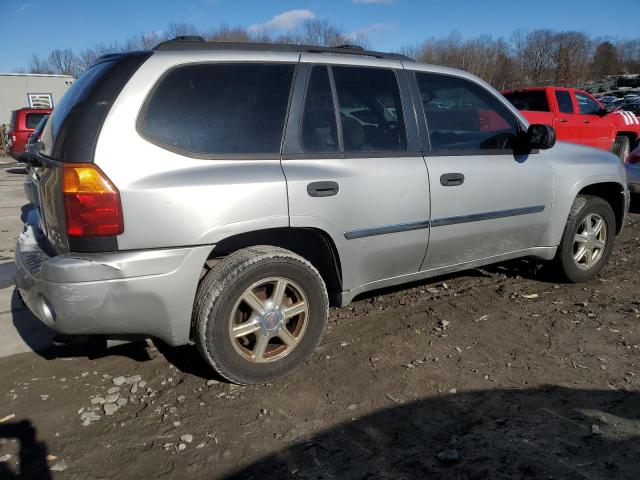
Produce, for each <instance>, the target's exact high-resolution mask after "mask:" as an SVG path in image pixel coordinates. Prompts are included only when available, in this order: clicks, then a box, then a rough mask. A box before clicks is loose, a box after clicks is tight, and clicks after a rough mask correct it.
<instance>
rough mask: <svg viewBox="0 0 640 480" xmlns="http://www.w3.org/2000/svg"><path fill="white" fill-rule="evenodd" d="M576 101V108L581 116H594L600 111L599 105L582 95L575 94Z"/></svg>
mask: <svg viewBox="0 0 640 480" xmlns="http://www.w3.org/2000/svg"><path fill="white" fill-rule="evenodd" d="M576 100H578V108H580V113H581V114H583V115H594V114H596V113H598V111H599V110H600V105H598V102H596V101H595V100H594V99H593V98H591V97H590V96H588V95H585V94H583V93H577V92H576Z"/></svg>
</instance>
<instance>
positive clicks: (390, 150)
mask: <svg viewBox="0 0 640 480" xmlns="http://www.w3.org/2000/svg"><path fill="white" fill-rule="evenodd" d="M305 60H306V61H308V62H314V61H318V62H322V61H326V56H323V55H317V54H305V55H303V59H302V62H303V63H302V64H301V68H300V69H299V75H298V79H297V81H296V90H295V91H294V94H293V102H292V111H291V113H290V118H289V122H288V127H287V133H286V139H285V149H284V153H283V160H282V167H283V170H284V174H285V176H286V179H287V189H288V195H289V215H290V222H291V226H292V227H306V228H309V227H312V228H317V229H319V230H322V231H324V232H326V233H328V234H329V235H330V236H331V238H332V239H333V241H334V242H335V244H336V248H337V250H338V252H339V255H340V260H341V262H342V265H341V266H342V276H343V290H352V289H354V288H356V287H358V286H362V285H365V284H368V283H371V282H375V281H377V280H382V279H385V278H390V277H397V276H400V275H406V274H409V273H415V272H417V271H418V270H419V268H420V265H421V263H422V260H423V258H424V255H425V251H426V248H427V241H428V233H429V229H428V226H429V182H428V178H427V170H426V167H425V164H424V159H423V158H422V154H421V153H420V151H419V145H418V141H417V131H415V120H414V119H412V117H411V116H410V115H408V114H407V112H405V109H404V108H403V106H402V101H401V94H400V92H401V90H402V89H403V88H406V86H405V85H404V84H402V83H401V84H400V87H401V88H399V84H398V81H397V78H398V75H401V74H402V72H398V71H396V70H394V69H391V68H369V67H366V66H362V67H357V66H337V65H333V66H328V65H315V66H314V65H311V64H305ZM398 67H399V68H400V67H401V65H400V64H399V62H398ZM407 95H408V94H407ZM402 96H403V97H404V96H405V95H402ZM296 105H298V107H296ZM297 109H299V111H296V110H297ZM409 112H412V110H409ZM414 118H415V117H414ZM412 121H413V123H411V122H412Z"/></svg>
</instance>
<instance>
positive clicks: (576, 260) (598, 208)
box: [555, 195, 616, 282]
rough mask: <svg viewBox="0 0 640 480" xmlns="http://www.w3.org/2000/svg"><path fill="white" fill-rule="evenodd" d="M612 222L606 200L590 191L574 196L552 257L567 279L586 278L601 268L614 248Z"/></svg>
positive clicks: (590, 277)
mask: <svg viewBox="0 0 640 480" xmlns="http://www.w3.org/2000/svg"><path fill="white" fill-rule="evenodd" d="M615 225H616V224H615V216H614V213H613V210H612V208H611V205H609V203H608V202H607V201H605V200H604V199H602V198H600V197H595V196H592V195H578V196H577V197H576V200H575V201H574V203H573V206H572V208H571V212H570V214H569V218H568V219H567V224H566V226H565V229H564V234H563V236H562V241H561V243H560V246H559V247H558V253H557V254H556V259H555V263H556V265H557V266H558V267H559V269H560V272H561V273H562V275H563V276H564V277H565V278H566V279H567V280H569V281H571V282H585V281H588V280H591V279H592V278H594V277H595V276H596V275H598V274H599V273H600V272H601V271H602V269H603V268H604V266H605V265H606V263H607V260H608V259H609V256H610V255H611V250H612V249H613V241H614V237H615Z"/></svg>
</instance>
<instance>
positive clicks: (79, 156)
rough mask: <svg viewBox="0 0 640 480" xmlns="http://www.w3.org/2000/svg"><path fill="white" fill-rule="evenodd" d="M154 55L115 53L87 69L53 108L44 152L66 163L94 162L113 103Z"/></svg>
mask: <svg viewBox="0 0 640 480" xmlns="http://www.w3.org/2000/svg"><path fill="white" fill-rule="evenodd" d="M150 55H151V53H150V52H136V53H130V54H123V55H115V56H111V57H109V59H108V60H105V61H102V62H100V63H97V64H95V65H94V66H92V67H91V68H89V69H88V70H87V71H86V72H84V73H83V74H82V75H81V76H80V78H78V80H77V81H76V82H74V84H73V85H72V86H71V87H70V88H69V90H67V92H66V93H65V94H64V96H63V97H62V99H61V100H60V102H58V105H57V106H56V107H55V108H54V109H53V112H52V113H51V116H50V118H49V121H48V122H47V125H46V126H45V129H44V132H43V134H42V140H43V142H44V145H45V148H44V151H43V153H44V154H45V155H47V156H50V157H53V158H55V159H58V160H61V161H64V162H72V163H77V162H92V161H93V154H94V152H95V146H96V143H97V141H98V136H99V135H100V130H101V129H102V124H103V123H104V120H105V118H106V117H107V114H108V113H109V110H110V109H111V106H112V105H113V103H114V102H115V100H116V98H117V97H118V95H119V94H120V91H121V90H122V88H123V87H124V85H125V84H126V83H127V82H128V81H129V79H130V78H131V76H132V75H133V74H134V73H135V71H136V70H137V69H138V67H140V65H141V64H142V63H143V62H144V61H145V60H146V59H147V58H149V56H150Z"/></svg>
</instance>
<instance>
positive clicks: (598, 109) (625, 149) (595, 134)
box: [503, 87, 640, 161]
mask: <svg viewBox="0 0 640 480" xmlns="http://www.w3.org/2000/svg"><path fill="white" fill-rule="evenodd" d="M503 95H504V96H505V97H506V98H507V99H508V100H509V101H510V102H511V103H513V104H514V105H515V106H516V108H517V109H518V110H520V111H522V114H523V115H524V116H525V117H526V118H527V120H529V121H530V122H534V123H543V124H545V125H550V126H552V127H553V128H554V129H555V131H556V134H557V135H558V139H559V140H562V141H566V142H572V143H581V144H583V145H588V146H590V147H595V148H600V149H602V150H610V151H612V152H613V153H615V154H616V155H617V156H618V157H619V158H620V159H621V160H623V161H624V159H626V158H627V156H628V155H629V153H630V152H631V150H632V149H633V148H635V146H636V145H637V144H638V140H639V139H640V120H638V118H637V117H636V116H635V114H634V113H632V112H627V111H623V110H616V111H610V109H606V108H605V107H604V105H602V104H601V103H600V102H598V101H597V100H596V99H595V98H593V97H592V96H591V95H589V94H588V93H587V92H585V91H582V90H576V89H573V88H559V87H543V88H525V89H521V90H510V91H505V92H503Z"/></svg>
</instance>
